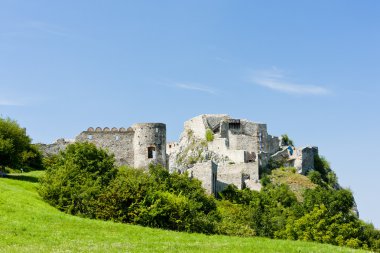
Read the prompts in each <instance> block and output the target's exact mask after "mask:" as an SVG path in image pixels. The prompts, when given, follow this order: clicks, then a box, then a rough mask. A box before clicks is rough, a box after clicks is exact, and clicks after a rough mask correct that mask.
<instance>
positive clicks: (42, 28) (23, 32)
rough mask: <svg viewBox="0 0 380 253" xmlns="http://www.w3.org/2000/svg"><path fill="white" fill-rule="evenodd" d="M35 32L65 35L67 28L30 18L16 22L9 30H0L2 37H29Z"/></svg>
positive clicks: (67, 33)
mask: <svg viewBox="0 0 380 253" xmlns="http://www.w3.org/2000/svg"><path fill="white" fill-rule="evenodd" d="M36 34H47V35H52V36H59V37H67V36H69V32H68V30H66V29H64V28H62V27H60V26H57V25H54V24H49V23H46V22H42V21H37V20H30V21H27V22H24V23H21V24H16V25H14V26H13V27H12V30H11V31H0V36H3V37H24V36H26V37H29V36H33V35H36Z"/></svg>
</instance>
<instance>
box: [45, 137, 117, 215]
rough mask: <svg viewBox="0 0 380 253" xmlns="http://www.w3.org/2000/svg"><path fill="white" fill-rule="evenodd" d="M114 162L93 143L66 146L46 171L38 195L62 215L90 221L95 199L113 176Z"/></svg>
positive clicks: (93, 212)
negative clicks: (72, 215) (79, 217)
mask: <svg viewBox="0 0 380 253" xmlns="http://www.w3.org/2000/svg"><path fill="white" fill-rule="evenodd" d="M114 162H115V160H114V158H113V156H111V155H108V154H107V152H106V151H105V150H102V149H98V148H97V147H96V146H95V145H94V144H91V143H75V144H70V145H69V146H67V148H66V150H65V151H63V152H61V153H60V154H59V155H58V156H57V158H56V161H55V162H53V163H52V164H51V166H50V167H49V168H48V169H47V171H46V174H45V176H44V177H43V178H42V180H41V186H40V189H39V192H40V194H41V196H42V197H43V198H44V199H45V200H46V201H47V202H49V203H50V204H52V205H53V206H55V207H57V208H58V209H60V210H62V211H64V212H67V213H70V214H76V215H80V216H84V217H91V218H94V217H95V209H96V203H97V199H98V196H99V195H100V193H101V192H102V190H103V189H104V188H105V187H106V186H107V185H108V184H109V182H110V181H111V180H112V179H113V177H114V176H115V175H116V171H117V170H116V168H115V167H114Z"/></svg>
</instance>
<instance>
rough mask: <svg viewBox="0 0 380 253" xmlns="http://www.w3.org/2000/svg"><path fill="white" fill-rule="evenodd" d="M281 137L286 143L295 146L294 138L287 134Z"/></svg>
mask: <svg viewBox="0 0 380 253" xmlns="http://www.w3.org/2000/svg"><path fill="white" fill-rule="evenodd" d="M281 138H282V141H283V143H284V145H289V146H294V142H293V140H291V139H290V138H289V136H288V135H287V134H283V135H281Z"/></svg>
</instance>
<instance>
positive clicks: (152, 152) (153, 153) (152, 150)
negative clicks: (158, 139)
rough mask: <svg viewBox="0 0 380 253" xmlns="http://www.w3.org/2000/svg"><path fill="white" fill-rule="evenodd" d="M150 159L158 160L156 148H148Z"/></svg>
mask: <svg viewBox="0 0 380 253" xmlns="http://www.w3.org/2000/svg"><path fill="white" fill-rule="evenodd" d="M148 158H156V148H155V147H148Z"/></svg>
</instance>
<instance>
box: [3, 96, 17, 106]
mask: <svg viewBox="0 0 380 253" xmlns="http://www.w3.org/2000/svg"><path fill="white" fill-rule="evenodd" d="M1 105H4V106H22V105H23V104H22V103H20V102H18V101H15V100H9V99H2V98H0V106H1Z"/></svg>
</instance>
